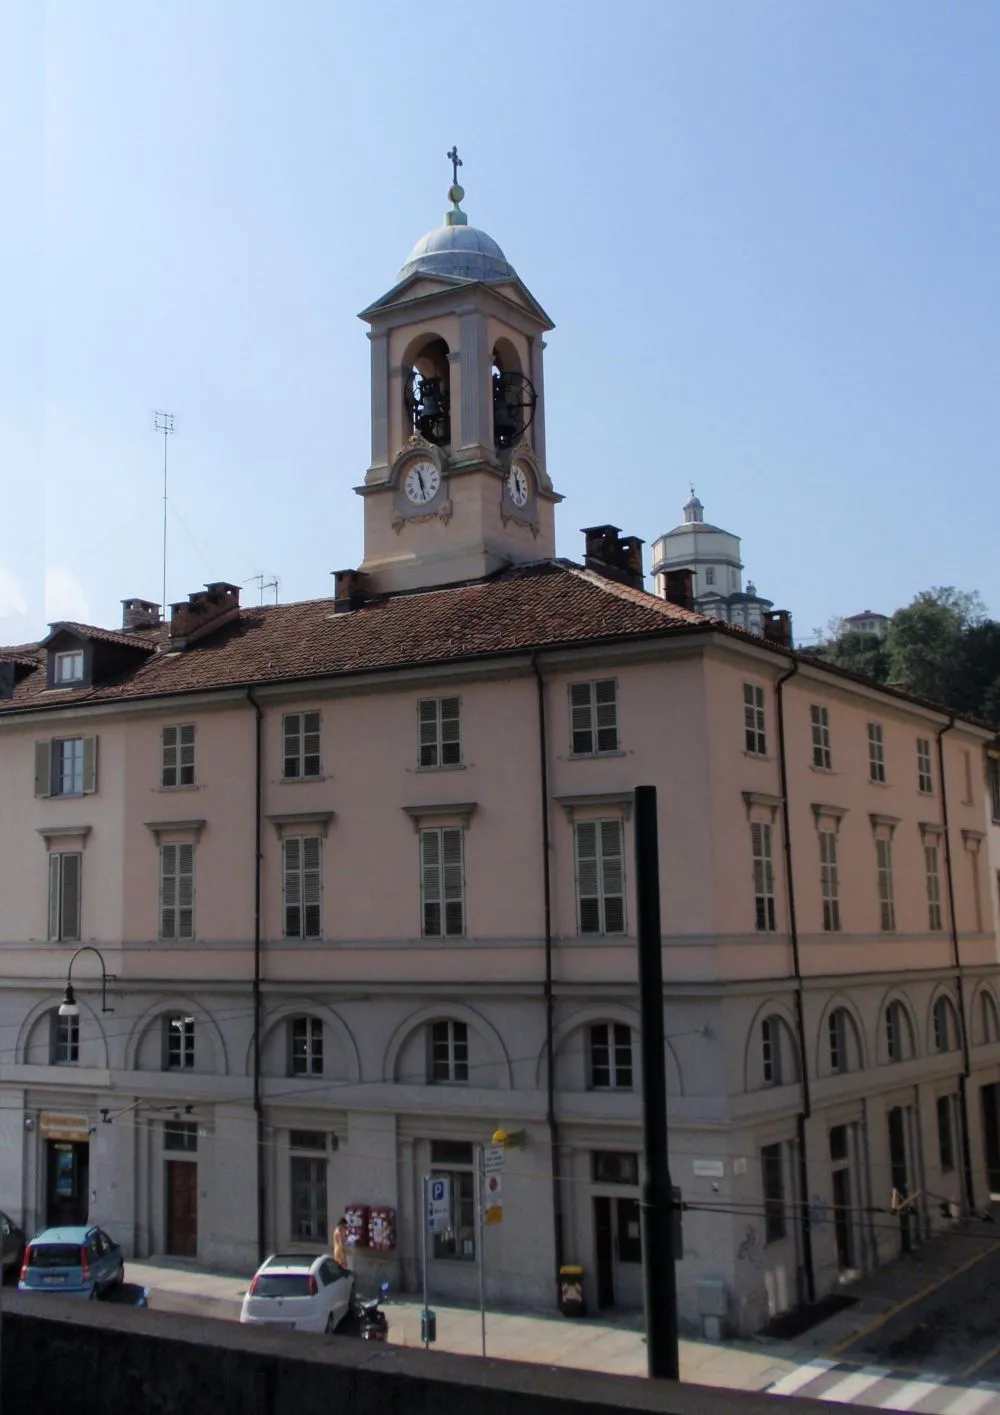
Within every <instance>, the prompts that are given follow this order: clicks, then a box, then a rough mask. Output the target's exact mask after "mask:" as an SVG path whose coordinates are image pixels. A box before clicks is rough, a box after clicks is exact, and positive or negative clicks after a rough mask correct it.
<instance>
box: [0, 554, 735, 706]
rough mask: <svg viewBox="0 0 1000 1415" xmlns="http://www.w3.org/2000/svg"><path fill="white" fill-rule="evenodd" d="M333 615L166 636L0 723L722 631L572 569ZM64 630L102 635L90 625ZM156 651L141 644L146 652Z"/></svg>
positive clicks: (259, 615) (397, 598) (15, 700)
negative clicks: (186, 695) (91, 705)
mask: <svg viewBox="0 0 1000 1415" xmlns="http://www.w3.org/2000/svg"><path fill="white" fill-rule="evenodd" d="M333 609H334V606H333V601H332V600H306V601H304V602H301V603H299V604H281V605H272V606H264V605H262V606H260V607H254V608H250V609H244V610H241V612H240V615H239V618H238V619H235V620H232V621H230V622H229V623H228V624H224V625H223V626H222V627H220V629H219V630H218V632H217V633H214V634H212V633H207V634H206V635H205V637H204V638H203V639H201V640H199V641H198V642H197V643H195V644H194V645H193V646H192V647H191V648H189V649H187V650H185V651H184V652H178V653H170V652H169V644H168V643H167V642H166V640H165V639H164V638H163V637H162V631H160V634H161V639H160V644H159V648H160V651H159V652H158V653H155V654H150V655H149V657H147V658H144V659H143V660H142V661H141V662H138V663H136V665H135V666H134V667H133V668H131V669H130V670H126V671H124V672H123V673H122V674H121V675H120V676H119V677H118V678H117V679H116V680H115V681H113V682H106V683H103V684H101V685H99V686H96V687H94V688H81V689H79V690H76V691H72V690H66V689H62V690H60V691H59V692H58V694H56V693H54V692H51V691H48V692H47V691H45V675H44V673H42V672H37V673H32V674H29V675H28V677H27V678H26V679H25V680H24V681H23V682H21V683H19V684H18V685H17V687H16V688H15V690H14V695H13V697H12V698H11V699H9V700H8V701H5V702H0V713H3V712H4V711H8V712H9V711H12V710H13V711H17V710H19V709H24V708H29V707H37V708H50V707H53V706H59V707H62V706H64V705H65V706H70V705H73V704H77V703H81V702H101V701H106V700H109V699H120V698H135V697H146V696H153V695H160V694H168V693H183V692H198V691H205V690H211V689H213V688H227V687H238V686H242V685H243V684H252V683H270V682H280V681H288V680H294V679H306V678H317V677H326V676H329V675H332V674H341V673H363V672H371V671H376V670H379V669H394V668H406V667H412V666H414V665H416V664H421V663H446V662H448V661H449V660H458V659H467V658H472V657H484V656H489V655H493V654H504V653H514V652H518V651H526V650H531V649H535V648H546V647H550V648H551V647H554V646H557V645H572V644H581V643H586V642H588V641H590V642H598V641H606V640H608V639H621V638H631V637H634V636H642V635H652V634H663V633H672V632H683V631H687V632H691V631H692V630H698V629H708V628H715V627H717V625H716V621H714V620H711V619H708V618H706V617H705V616H704V615H702V614H695V613H692V612H690V611H688V610H685V609H680V608H678V607H677V606H675V605H671V604H667V603H666V601H665V600H663V599H658V598H656V597H655V596H653V595H650V594H646V593H645V592H644V591H642V590H634V589H630V588H629V587H628V586H626V585H621V584H618V583H616V582H614V581H611V580H607V579H605V578H604V577H603V576H601V575H598V574H595V573H594V572H592V571H589V570H582V569H580V568H579V567H577V566H575V565H571V564H570V563H569V562H564V561H544V562H540V563H538V564H536V565H530V566H522V567H519V568H516V569H511V570H506V571H503V572H502V573H500V574H498V575H495V576H493V577H491V578H490V579H487V580H481V581H477V582H476V583H474V584H466V585H458V586H455V587H451V588H445V589H435V590H425V591H421V592H419V593H414V594H400V595H392V596H388V597H386V598H384V599H381V600H376V601H374V602H372V603H370V604H367V605H364V606H362V607H361V608H359V609H354V610H350V611H346V612H344V613H341V614H334V612H333ZM66 627H67V628H70V627H71V628H73V629H74V630H76V631H78V632H80V633H89V634H94V633H95V631H94V630H93V629H92V628H91V626H89V625H67V626H66ZM96 632H97V633H100V634H101V635H102V636H106V637H108V638H109V639H112V640H113V641H115V642H120V641H122V640H124V641H125V642H127V643H136V639H137V637H138V636H134V635H131V634H121V633H117V632H114V631H107V630H99V631H96ZM148 642H149V640H148V639H140V640H139V643H141V644H143V646H145V644H147V643H148ZM2 652H3V651H2V650H0V653H2ZM35 652H36V653H37V649H35Z"/></svg>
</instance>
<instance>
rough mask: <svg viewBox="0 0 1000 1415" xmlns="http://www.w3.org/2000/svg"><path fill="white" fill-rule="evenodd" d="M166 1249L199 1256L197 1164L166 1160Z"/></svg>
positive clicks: (175, 1253)
mask: <svg viewBox="0 0 1000 1415" xmlns="http://www.w3.org/2000/svg"><path fill="white" fill-rule="evenodd" d="M167 1252H168V1253H172V1254H174V1255H175V1256H176V1257H178V1258H196V1257H197V1256H198V1166H197V1164H194V1163H192V1162H191V1161H190V1160H167Z"/></svg>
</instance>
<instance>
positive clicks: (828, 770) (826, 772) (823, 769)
mask: <svg viewBox="0 0 1000 1415" xmlns="http://www.w3.org/2000/svg"><path fill="white" fill-rule="evenodd" d="M809 770H810V771H814V772H815V773H816V775H817V776H839V775H840V773H839V772H838V771H834V769H833V767H832V766H817V765H816V763H815V762H813V763H812V765H811V766H810V768H809Z"/></svg>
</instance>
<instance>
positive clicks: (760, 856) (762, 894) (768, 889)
mask: <svg viewBox="0 0 1000 1415" xmlns="http://www.w3.org/2000/svg"><path fill="white" fill-rule="evenodd" d="M750 844H751V848H752V851H753V896H754V900H753V902H754V918H755V925H754V927H755V928H756V929H757V931H758V933H773V932H774V930H775V929H776V928H777V927H778V925H777V916H776V912H775V905H774V856H773V854H772V842H771V827H770V826H769V825H768V824H767V823H766V822H764V821H752V822H751V824H750Z"/></svg>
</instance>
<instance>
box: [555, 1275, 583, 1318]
mask: <svg viewBox="0 0 1000 1415" xmlns="http://www.w3.org/2000/svg"><path fill="white" fill-rule="evenodd" d="M559 1310H560V1312H562V1314H563V1316H564V1317H585V1316H586V1315H587V1304H586V1302H585V1301H584V1299H583V1268H581V1267H578V1266H577V1264H576V1263H567V1264H565V1265H564V1266H563V1267H561V1268H560V1269H559Z"/></svg>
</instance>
